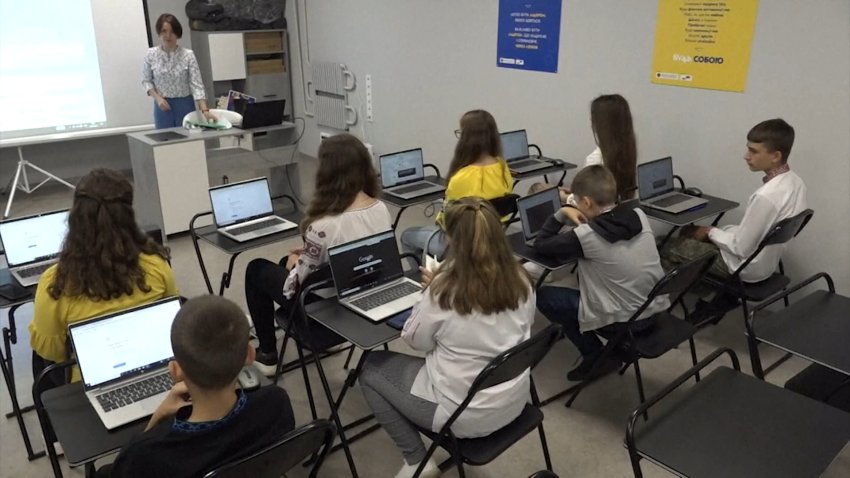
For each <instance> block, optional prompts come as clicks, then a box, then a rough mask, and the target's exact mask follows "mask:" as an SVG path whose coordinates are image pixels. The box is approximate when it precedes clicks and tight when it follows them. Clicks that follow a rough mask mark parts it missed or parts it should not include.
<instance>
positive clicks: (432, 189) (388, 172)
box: [378, 148, 446, 199]
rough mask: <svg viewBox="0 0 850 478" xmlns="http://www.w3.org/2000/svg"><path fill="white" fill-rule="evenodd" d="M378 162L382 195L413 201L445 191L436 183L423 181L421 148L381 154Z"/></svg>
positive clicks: (423, 169)
mask: <svg viewBox="0 0 850 478" xmlns="http://www.w3.org/2000/svg"><path fill="white" fill-rule="evenodd" d="M378 160H379V162H380V167H381V186H383V188H384V194H389V195H390V196H395V197H397V198H400V199H413V198H417V197H421V196H425V195H428V194H433V193H437V192H441V191H445V190H446V188H445V187H443V186H441V185H439V184H437V183H432V182H431V181H426V180H425V161H424V159H423V158H422V149H421V148H416V149H409V150H407V151H399V152H397V153H390V154H382V155H381V156H380V157H379V158H378Z"/></svg>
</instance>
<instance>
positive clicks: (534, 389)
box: [529, 374, 552, 471]
mask: <svg viewBox="0 0 850 478" xmlns="http://www.w3.org/2000/svg"><path fill="white" fill-rule="evenodd" d="M529 375H530V374H529ZM529 378H530V382H531V403H532V404H533V405H534V406H535V407H540V397H538V396H537V387H536V386H535V385H534V377H529ZM537 432H538V433H539V434H540V446H541V447H542V448H543V460H545V461H546V469H547V470H549V471H552V458H551V457H550V456H549V444H548V443H547V442H546V432H545V431H543V422H540V425H538V426H537Z"/></svg>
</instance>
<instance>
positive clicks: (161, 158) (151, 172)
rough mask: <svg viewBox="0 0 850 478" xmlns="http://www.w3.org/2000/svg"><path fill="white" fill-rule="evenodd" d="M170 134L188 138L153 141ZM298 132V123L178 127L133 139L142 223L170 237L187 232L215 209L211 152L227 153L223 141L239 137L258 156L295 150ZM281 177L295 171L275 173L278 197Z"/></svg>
mask: <svg viewBox="0 0 850 478" xmlns="http://www.w3.org/2000/svg"><path fill="white" fill-rule="evenodd" d="M165 132H175V133H178V134H181V135H183V136H185V137H184V138H179V139H171V140H168V141H157V140H156V139H153V138H151V137H150V136H149V135H152V134H157V133H165ZM296 133H297V132H296V128H295V124H293V123H283V124H281V125H276V126H268V127H264V128H256V129H252V130H242V129H239V128H231V129H228V130H205V131H200V132H192V133H190V132H189V131H188V130H186V129H184V128H180V127H178V128H168V129H160V130H149V131H141V132H136V133H130V134H128V135H127V141H128V143H129V148H130V162H131V163H132V166H133V182H134V183H135V185H134V186H135V198H134V201H133V206H134V207H135V209H136V215H137V221H138V222H139V223H140V224H149V225H159V226H160V228H161V230H162V231H163V232H164V234H165V235H168V234H174V233H178V232H184V231H187V230H188V229H189V220H191V219H192V216H193V215H195V214H197V213H198V212H201V211H208V210H210V199H209V195H208V193H207V190H208V189H209V187H210V183H209V172H208V169H207V153H208V151H212V150H215V151H216V153H217V154H219V153H222V152H223V151H227V149H224V150H222V149H221V148H220V147H219V146H220V141H219V140H221V139H222V138H233V137H239V138H240V141H239V143H240V148H241V149H247V150H250V151H257V150H262V149H268V148H275V147H281V146H286V145H291V144H293V143H294V142H295V139H296ZM235 150H236V151H239V150H240V149H239V148H237V149H235ZM276 169H280V170H281V171H275V170H276ZM280 173H282V174H283V175H286V174H296V171H295V167H294V165H286V166H280V167H275V168H272V172H271V174H270V176H272V177H271V178H270V184H271V185H272V192H273V194H274V193H276V191H275V184H274V183H275V179H274V176H276V175H278V174H280ZM203 225H204V224H198V226H203Z"/></svg>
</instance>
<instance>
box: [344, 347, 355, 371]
mask: <svg viewBox="0 0 850 478" xmlns="http://www.w3.org/2000/svg"><path fill="white" fill-rule="evenodd" d="M352 356H354V346H353V345H352V346H351V348H350V349H348V357H346V358H345V364H343V366H342V368H344V369H345V370H348V366H349V365H350V364H351V357H352Z"/></svg>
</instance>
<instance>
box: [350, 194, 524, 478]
mask: <svg viewBox="0 0 850 478" xmlns="http://www.w3.org/2000/svg"><path fill="white" fill-rule="evenodd" d="M445 225H446V235H447V241H448V243H449V244H450V245H451V247H450V248H449V249H448V250H447V253H446V259H445V260H444V261H443V263H442V264H441V265H440V266H439V269H437V271H436V272H435V273H433V275H432V273H431V272H430V271H428V270H423V272H422V278H423V285H425V286H426V287H427V288H426V289H425V290H424V292H423V293H422V300H421V301H420V302H419V304H417V305H416V307H414V308H413V312H412V313H411V316H410V318H409V319H408V320H407V322H406V323H405V324H404V329H403V330H402V332H401V338H402V339H403V340H404V341H405V342H406V343H407V345H409V346H410V347H412V348H413V349H415V350H417V351H419V352H424V353H425V358H421V357H414V356H412V355H407V354H402V353H398V352H389V351H386V352H385V351H375V352H372V353H371V354H369V357H368V358H367V359H366V362H365V364H364V366H363V371H362V373H361V374H360V388H361V390H362V391H363V395H364V397H365V398H366V403H368V404H369V407H370V408H371V409H372V412H374V414H375V418H376V419H377V420H378V422H379V423H380V424H381V426H382V427H383V428H384V430H385V431H386V432H387V433H388V434H389V435H390V437H391V438H392V439H393V441H394V442H395V444H396V445H397V446H398V448H399V450H400V451H401V452H402V454H403V455H404V461H405V463H404V464H403V465H402V468H401V470H399V472H398V474H396V475H395V476H396V478H406V477H410V476H413V472H414V471H415V470H416V467H417V465H418V464H419V463H421V462H422V460H423V459H424V458H425V454H426V450H425V445H424V444H423V443H422V438H421V437H420V436H419V432H418V431H417V430H416V426H419V427H425V428H428V429H430V430H432V431H435V432H436V431H439V430H440V429H441V428H442V427H443V425H445V423H446V421H447V420H448V419H449V417H450V416H451V415H452V414H453V413H454V412H455V410H457V407H458V406H459V405H460V403H461V402H463V400H464V398H465V397H466V394H467V392H468V391H469V387H470V385H472V381H473V380H475V377H476V376H478V374H479V373H480V372H481V370H483V369H484V367H485V366H487V364H488V363H489V362H490V361H491V360H492V359H493V358H494V357H496V356H497V355H499V354H500V353H502V352H504V351H506V350H508V349H510V348H511V347H513V346H515V345H518V344H520V343H521V342H523V341H524V340H527V339H528V338H529V337H530V336H531V325H532V323H533V322H534V314H535V310H534V306H535V300H536V299H535V292H534V289H533V287H532V285H531V281H530V280H529V277H528V275H527V274H526V273H525V271H524V270H523V269H522V267H521V266H520V265H519V263H517V261H516V259H514V256H513V253H512V252H511V248H510V246H508V243H507V241H506V240H505V232H504V229H503V228H502V224H501V222H500V218H499V214H498V213H497V212H496V210H495V209H493V207H492V206H491V205H490V204H489V202H487V201H485V200H483V199H481V198H473V197H469V198H464V199H460V200H458V201H455V202H453V203H451V204H449V205H448V206H447V208H446V215H445ZM432 277H433V278H432ZM530 376H531V375H530V372H529V371H528V370H526V371H525V372H523V373H522V374H520V375H519V376H518V377H516V378H515V379H513V380H510V381H507V382H505V383H503V384H500V385H496V386H493V387H490V388H487V389H485V390H482V391H480V392H478V394H476V395H475V398H474V399H473V400H472V401H471V402H470V403H469V406H468V407H467V408H466V410H465V411H464V412H463V413H462V414H461V415H460V417H458V419H457V421H456V422H455V423H454V424H453V425H452V431H453V432H454V434H455V435H456V436H457V437H458V438H475V437H483V436H487V435H489V434H491V433H493V432H494V431H496V430H499V429H501V428H502V427H504V426H506V425H507V424H509V423H511V422H512V421H514V420H515V419H516V417H518V416H519V415H520V413H521V412H522V409H523V407H525V404H526V403H527V401H528V399H529V398H528V397H529V387H530V383H531V382H530ZM439 474H440V470H439V468H438V467H437V464H436V463H435V462H433V461H429V462H428V463H426V465H425V467H424V471H423V472H422V475H421V476H422V477H436V476H439Z"/></svg>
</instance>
